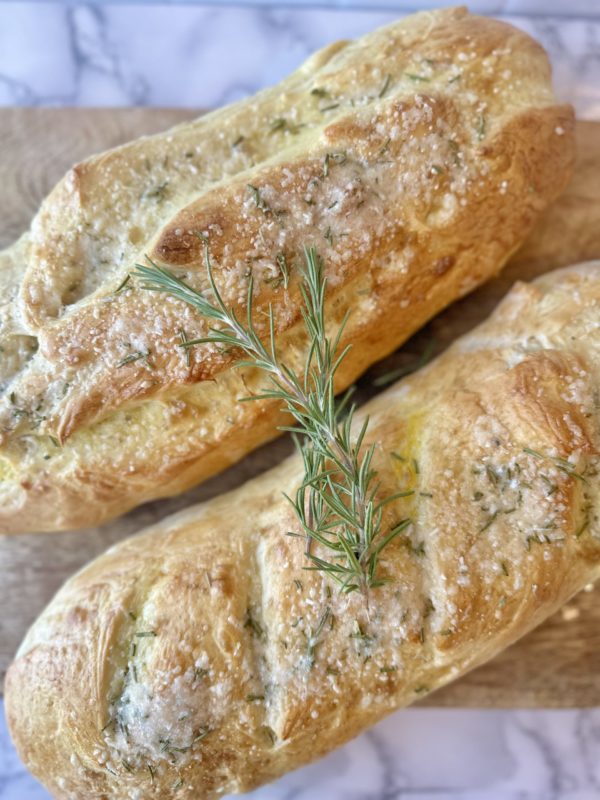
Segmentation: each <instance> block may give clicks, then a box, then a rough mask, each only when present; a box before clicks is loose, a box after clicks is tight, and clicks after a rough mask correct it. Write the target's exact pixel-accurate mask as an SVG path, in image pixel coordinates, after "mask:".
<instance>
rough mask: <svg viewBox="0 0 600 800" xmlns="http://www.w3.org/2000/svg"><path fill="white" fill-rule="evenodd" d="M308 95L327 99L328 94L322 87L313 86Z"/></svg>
mask: <svg viewBox="0 0 600 800" xmlns="http://www.w3.org/2000/svg"><path fill="white" fill-rule="evenodd" d="M310 93H311V94H312V95H314V96H315V97H329V92H328V91H327V89H324V88H323V87H322V86H315V88H314V89H311V90H310Z"/></svg>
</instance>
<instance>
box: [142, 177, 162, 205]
mask: <svg viewBox="0 0 600 800" xmlns="http://www.w3.org/2000/svg"><path fill="white" fill-rule="evenodd" d="M168 185H169V181H163V182H162V183H160V184H159V185H158V186H154V187H153V188H152V189H147V190H146V191H145V192H143V193H142V196H141V198H140V199H141V200H156V202H157V203H162V202H163V200H164V199H165V197H166V196H167V187H168Z"/></svg>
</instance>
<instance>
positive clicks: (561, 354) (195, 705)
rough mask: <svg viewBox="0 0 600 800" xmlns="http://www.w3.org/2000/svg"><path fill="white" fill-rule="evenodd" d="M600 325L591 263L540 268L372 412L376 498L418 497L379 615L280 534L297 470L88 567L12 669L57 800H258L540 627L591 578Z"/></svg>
mask: <svg viewBox="0 0 600 800" xmlns="http://www.w3.org/2000/svg"><path fill="white" fill-rule="evenodd" d="M599 324H600V262H594V263H589V264H587V265H581V266H578V267H573V268H569V269H566V270H562V271H558V272H555V273H550V274H548V275H547V276H544V277H543V278H542V279H540V280H538V281H536V282H535V283H534V284H531V285H525V284H521V285H517V286H516V288H515V289H514V290H513V291H512V292H511V293H510V295H508V296H507V298H506V299H505V300H504V301H503V303H502V304H501V305H500V307H499V308H498V310H497V311H496V312H495V314H494V315H493V316H492V317H491V318H490V320H489V321H487V322H485V323H484V324H483V325H481V326H480V327H479V328H477V329H476V330H475V331H474V332H473V333H471V334H470V335H467V336H466V337H464V338H463V339H459V340H458V341H457V343H456V344H455V345H453V346H452V347H451V348H450V349H449V350H448V351H447V352H446V353H445V354H444V355H442V356H441V357H440V358H439V359H438V360H437V361H435V362H434V363H433V364H432V365H430V366H429V367H427V368H426V369H424V370H423V371H421V372H420V373H417V374H416V375H414V376H412V377H410V378H408V379H406V380H404V381H402V382H400V383H398V384H396V385H395V386H394V387H393V388H392V389H390V390H389V391H387V392H385V393H384V394H383V395H381V396H379V397H377V398H376V399H375V400H373V401H372V402H370V403H369V404H368V405H367V406H366V407H365V408H364V414H367V413H368V415H369V417H370V427H369V433H368V436H369V437H370V438H371V440H372V441H373V442H376V443H377V449H376V456H375V461H376V468H377V469H378V472H379V474H378V480H380V481H381V486H382V493H383V494H384V495H390V494H392V493H395V492H397V491H407V490H408V491H410V490H413V494H411V495H409V496H406V497H404V498H401V499H398V500H396V501H395V503H394V505H393V507H391V506H389V507H388V509H389V513H388V517H387V519H386V525H391V524H392V523H393V522H394V521H395V520H398V519H402V518H406V517H408V518H410V519H411V526H410V528H409V529H408V530H407V534H406V536H405V537H404V538H401V537H398V538H396V539H395V540H394V541H393V542H392V543H391V544H389V545H388V546H387V547H386V548H385V549H384V550H383V551H382V553H381V563H380V568H381V571H382V574H384V575H386V576H387V577H388V578H389V583H387V584H385V585H384V586H382V587H380V588H376V589H373V590H372V591H371V592H370V594H369V597H368V599H367V598H365V597H364V596H363V595H360V594H351V595H343V594H340V593H339V592H338V591H337V589H336V588H335V586H334V585H330V583H329V579H328V578H326V577H323V575H322V573H317V572H310V571H306V570H305V569H304V567H305V566H306V565H307V563H308V562H307V561H306V559H305V556H304V543H303V542H302V540H301V539H298V538H295V537H288V536H286V535H285V534H286V532H287V531H295V530H297V522H296V520H295V518H294V512H293V509H292V507H291V506H290V504H289V503H288V502H287V501H286V500H285V499H284V498H283V497H282V492H283V491H285V492H288V493H289V494H290V495H292V496H293V493H294V491H295V489H296V488H297V486H298V484H299V482H300V481H301V480H302V476H303V470H302V464H301V461H300V460H299V458H298V457H292V458H290V459H289V460H287V461H286V462H284V463H283V464H282V465H281V466H280V467H278V468H277V469H274V470H272V471H270V472H269V473H267V474H265V475H263V476H261V477H259V478H258V479H256V480H253V481H252V482H250V483H248V484H247V485H245V486H243V487H242V488H240V489H238V490H236V491H234V492H233V493H230V494H227V495H225V496H222V497H220V498H217V499H215V500H213V501H210V502H208V503H206V504H204V505H201V506H198V507H196V508H191V509H188V510H186V511H185V512H183V513H181V514H179V515H176V516H174V517H172V518H171V519H167V520H165V521H163V522H161V523H159V524H158V525H157V526H155V527H153V528H151V529H150V530H148V531H147V532H145V533H143V534H141V535H140V536H137V537H135V538H133V539H130V540H129V541H126V542H124V543H122V544H120V545H118V546H116V547H113V548H112V549H111V550H109V551H108V552H107V553H106V554H105V555H104V556H102V557H100V558H98V559H97V560H96V561H94V562H93V563H92V564H90V565H89V566H88V567H86V568H85V569H84V570H83V571H81V572H80V573H79V574H78V575H76V576H75V577H74V578H72V579H71V580H70V581H69V582H68V583H67V584H66V585H65V586H64V588H63V589H62V590H61V591H60V592H59V593H58V595H57V596H56V598H55V599H54V600H53V601H52V603H51V604H50V606H49V607H48V609H47V610H46V611H45V612H44V614H43V615H42V616H41V617H40V619H39V620H38V621H37V622H36V623H35V624H34V626H33V628H32V629H31V630H30V632H29V634H28V635H27V637H26V639H25V641H24V643H23V645H22V647H21V649H20V651H19V653H18V655H17V657H16V661H15V662H14V664H13V665H12V666H11V668H10V670H9V672H8V677H7V682H6V711H7V718H8V722H9V726H10V729H11V732H12V736H13V739H14V741H15V743H16V745H17V749H18V750H19V752H20V754H21V757H22V758H23V760H24V762H25V763H26V765H27V766H28V767H29V769H31V771H32V772H33V773H34V775H36V776H37V777H38V778H39V779H40V780H41V781H42V782H43V783H44V784H45V785H46V786H47V787H48V788H49V789H50V791H51V792H52V793H53V794H54V796H55V797H57V798H60V800H79V799H80V798H84V797H85V798H92V797H93V798H111V800H135V799H136V798H144V799H145V798H160V799H161V800H166V799H167V798H183V799H185V798H189V800H200V799H202V800H207V799H208V798H214V797H218V796H219V795H221V794H225V793H229V792H244V791H248V790H250V789H252V788H254V787H256V786H259V785H260V784H262V783H264V782H266V781H270V780H273V779H274V778H276V777H277V776H280V775H282V774H283V773H285V772H287V771H288V770H292V769H294V768H296V767H299V766H300V765H302V764H306V763H307V762H309V761H311V760H313V759H316V758H318V757H319V756H321V755H323V754H324V753H327V752H328V751H330V750H331V749H332V748H334V747H337V746H338V745H340V744H342V743H343V742H344V741H347V740H348V739H350V738H351V737H353V736H355V735H356V734H357V733H359V732H360V731H361V730H363V729H364V728H365V727H367V726H369V725H372V724H373V723H375V722H376V721H377V720H378V719H381V718H382V717H383V716H384V715H386V714H388V713H390V712H391V711H393V710H394V709H396V708H398V707H400V706H403V705H406V704H408V703H411V702H413V701H414V700H416V699H417V698H419V697H421V696H422V695H423V694H424V693H426V692H429V691H432V690H434V689H436V688H437V687H440V686H442V685H443V684H445V683H447V682H448V681H451V680H452V679H454V678H456V677H458V676H459V675H461V674H462V673H464V672H465V671H467V670H469V669H471V668H473V667H475V666H477V665H478V664H481V663H482V662H484V661H485V660H487V659H489V658H490V657H491V656H493V655H494V654H495V653H498V652H499V651H500V650H502V649H503V648H505V647H507V646H508V645H510V644H511V643H512V642H514V641H515V640H516V639H518V638H519V637H520V636H522V635H523V634H524V633H526V632H527V631H528V630H530V629H531V628H533V627H534V626H535V625H537V624H538V623H540V622H541V621H542V620H543V619H544V618H545V617H547V616H548V615H549V614H551V613H552V612H553V611H555V610H556V609H557V608H558V607H559V606H560V605H561V604H562V603H564V602H565V601H566V600H567V599H568V598H569V597H570V596H571V595H572V594H573V593H574V592H576V591H578V590H579V589H581V588H582V587H583V586H584V585H585V584H587V583H589V582H590V581H592V580H594V579H595V578H596V577H598V576H599V575H600V526H599V524H598V487H599V482H598V473H597V467H598V452H599V449H600V431H599V426H598V387H599V381H600V372H599V370H600V367H599V365H600V339H599V337H598V327H599ZM359 422H360V420H357V424H359ZM317 552H319V550H318V549H317Z"/></svg>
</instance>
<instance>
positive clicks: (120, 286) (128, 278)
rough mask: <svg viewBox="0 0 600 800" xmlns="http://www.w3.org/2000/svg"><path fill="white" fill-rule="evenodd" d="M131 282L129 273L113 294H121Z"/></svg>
mask: <svg viewBox="0 0 600 800" xmlns="http://www.w3.org/2000/svg"><path fill="white" fill-rule="evenodd" d="M130 280H131V273H130V272H128V273H127V275H126V276H125V277H124V278H123V280H122V281H121V283H120V284H119V285H118V286H117V288H116V289H115V291H114V292H113V294H120V293H121V292H122V291H123V290H124V289H125V288H126V287H127V284H128V283H129V281H130Z"/></svg>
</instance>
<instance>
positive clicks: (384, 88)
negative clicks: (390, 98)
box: [378, 75, 392, 99]
mask: <svg viewBox="0 0 600 800" xmlns="http://www.w3.org/2000/svg"><path fill="white" fill-rule="evenodd" d="M391 81H392V76H391V75H386V76H385V80H384V82H383V86H382V87H381V89H380V91H379V94H378V97H379V98H380V99H381V98H382V97H383V96H384V95H385V93H386V92H387V90H388V89H389V88H390V83H391Z"/></svg>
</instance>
